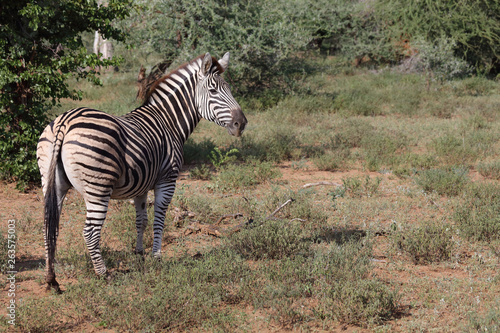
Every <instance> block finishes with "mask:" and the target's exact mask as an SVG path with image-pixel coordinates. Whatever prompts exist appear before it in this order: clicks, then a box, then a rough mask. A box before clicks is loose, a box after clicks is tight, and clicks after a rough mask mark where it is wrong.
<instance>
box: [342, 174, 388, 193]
mask: <svg viewBox="0 0 500 333" xmlns="http://www.w3.org/2000/svg"><path fill="white" fill-rule="evenodd" d="M381 182H382V178H380V177H375V178H370V176H368V175H366V177H365V179H364V180H362V179H361V178H360V177H345V178H342V184H343V195H344V194H346V193H347V194H349V195H350V196H351V197H355V198H360V197H363V196H367V197H372V196H374V195H375V194H376V193H377V192H378V189H379V187H380V183H381Z"/></svg>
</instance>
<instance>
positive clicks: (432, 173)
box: [415, 167, 469, 196]
mask: <svg viewBox="0 0 500 333" xmlns="http://www.w3.org/2000/svg"><path fill="white" fill-rule="evenodd" d="M467 174H468V171H467V169H464V168H463V167H455V168H448V169H429V170H422V171H420V172H418V173H417V176H416V177H415V182H416V183H417V185H419V186H421V187H422V189H423V190H424V191H425V192H429V193H430V192H436V193H437V194H439V195H448V196H455V195H458V194H460V193H461V192H462V190H463V189H464V188H465V186H466V185H467V183H468V182H469V178H468V176H467Z"/></svg>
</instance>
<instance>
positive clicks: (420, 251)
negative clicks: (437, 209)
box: [390, 222, 454, 264]
mask: <svg viewBox="0 0 500 333" xmlns="http://www.w3.org/2000/svg"><path fill="white" fill-rule="evenodd" d="M449 228H450V227H449V226H447V225H444V224H440V223H439V222H438V223H436V222H425V223H423V224H422V225H421V226H419V227H413V228H411V229H407V230H397V231H395V232H393V233H392V234H391V236H390V238H391V241H392V243H393V247H394V248H395V249H396V250H399V251H402V252H404V253H406V254H407V255H408V256H410V258H411V260H412V261H413V263H415V264H426V263H432V262H439V261H446V260H450V259H451V257H452V251H453V248H454V243H453V240H452V235H451V231H450V229H449Z"/></svg>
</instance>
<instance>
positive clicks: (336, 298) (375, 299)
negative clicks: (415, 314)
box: [311, 241, 399, 327]
mask: <svg viewBox="0 0 500 333" xmlns="http://www.w3.org/2000/svg"><path fill="white" fill-rule="evenodd" d="M371 256H372V249H371V246H370V244H368V243H366V242H361V241H349V242H347V243H344V244H343V245H341V246H338V245H337V244H333V245H331V246H329V247H328V250H327V251H326V252H324V253H318V254H317V256H316V258H315V259H314V263H313V265H314V268H313V270H312V272H311V275H312V276H314V277H316V279H315V289H316V290H318V292H319V296H320V304H319V305H318V307H317V308H316V309H314V312H315V314H316V316H318V317H320V318H322V319H324V318H330V319H335V320H338V321H340V322H343V323H347V324H353V325H361V326H365V327H366V326H368V325H371V324H378V323H380V322H382V321H383V320H386V319H389V318H391V317H392V316H394V314H395V313H396V312H397V307H398V302H399V296H398V293H397V291H395V290H391V289H390V288H389V287H388V286H387V285H385V284H384V283H382V282H381V281H378V280H376V279H370V278H368V275H369V272H370V271H371V261H370V260H371Z"/></svg>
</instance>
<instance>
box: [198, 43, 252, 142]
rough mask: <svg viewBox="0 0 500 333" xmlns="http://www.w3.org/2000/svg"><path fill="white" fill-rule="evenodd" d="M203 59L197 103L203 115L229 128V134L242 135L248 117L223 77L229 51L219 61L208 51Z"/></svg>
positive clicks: (227, 63)
mask: <svg viewBox="0 0 500 333" xmlns="http://www.w3.org/2000/svg"><path fill="white" fill-rule="evenodd" d="M201 59H202V61H201V68H200V71H199V74H198V75H199V83H198V86H197V88H196V104H197V107H198V112H199V114H200V116H201V117H203V118H205V119H207V120H210V121H212V122H214V123H216V124H218V125H220V126H222V127H225V128H227V131H228V132H229V134H231V135H234V136H240V135H241V134H242V133H243V130H244V129H245V126H246V124H247V118H246V117H245V115H244V114H243V112H242V111H241V107H240V105H239V104H238V102H236V101H235V99H234V97H233V95H232V94H231V90H230V89H229V85H228V84H227V82H226V81H224V79H223V78H222V77H221V74H222V73H224V72H225V71H226V69H227V67H228V66H229V52H228V53H226V54H225V55H224V56H223V57H222V59H219V60H218V61H217V60H215V59H214V58H212V56H211V55H210V53H206V54H205V56H203V57H202V58H201Z"/></svg>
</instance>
